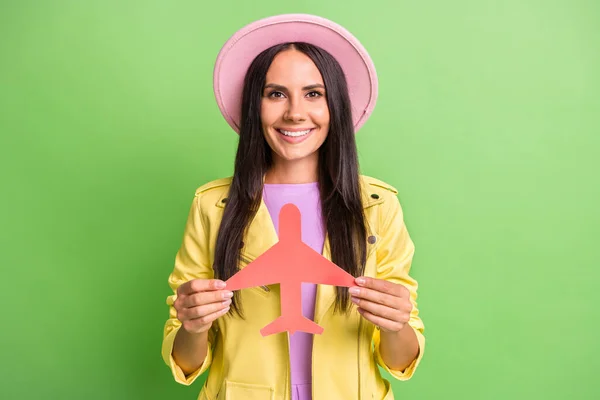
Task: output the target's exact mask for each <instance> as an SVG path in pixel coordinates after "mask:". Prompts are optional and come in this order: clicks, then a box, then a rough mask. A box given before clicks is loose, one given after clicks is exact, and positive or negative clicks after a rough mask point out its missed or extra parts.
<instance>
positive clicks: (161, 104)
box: [0, 0, 600, 399]
mask: <svg viewBox="0 0 600 400" xmlns="http://www.w3.org/2000/svg"><path fill="white" fill-rule="evenodd" d="M0 4H1V5H0V57H1V62H0V135H1V136H0V167H1V170H2V181H1V182H2V196H1V199H2V204H1V205H2V207H1V208H0V218H1V219H0V224H1V226H2V229H1V232H2V236H1V238H2V240H1V243H2V250H1V254H2V256H1V260H0V262H1V264H0V265H1V266H2V279H1V283H0V285H1V289H2V298H3V300H4V301H3V303H4V310H5V311H4V318H3V320H2V329H1V334H0V335H1V336H0V339H1V340H0V343H1V344H0V346H2V348H1V355H2V366H1V368H2V371H1V375H0V398H2V399H84V398H85V399H167V398H168V399H193V398H196V396H197V393H198V392H199V390H200V387H201V384H200V383H199V382H196V383H195V384H194V385H193V386H191V387H184V386H180V385H177V384H176V383H174V381H173V380H172V377H171V374H170V372H169V370H168V368H167V367H166V366H165V365H164V364H163V362H162V360H161V357H160V344H161V338H162V329H163V324H164V322H165V319H166V318H167V306H166V304H165V300H166V297H167V296H168V294H169V288H168V285H167V277H168V274H169V273H170V272H171V270H172V267H173V261H174V256H175V253H176V251H177V249H178V247H179V244H180V242H181V237H182V233H183V227H184V223H185V219H186V216H187V212H188V210H189V206H190V204H191V200H192V197H193V193H194V190H195V189H196V188H197V187H198V186H200V185H201V184H203V183H205V182H207V181H209V180H212V179H215V178H218V177H223V176H229V175H230V174H231V173H232V165H233V158H234V154H235V148H236V145H237V135H236V134H235V133H234V132H233V131H232V130H231V129H230V128H229V126H228V125H227V124H226V122H225V121H224V119H223V118H222V117H221V115H220V113H219V110H218V108H217V106H216V103H215V101H214V97H213V92H212V68H213V63H214V60H215V57H216V55H217V53H218V51H219V50H220V48H221V46H222V45H223V43H224V42H225V41H226V40H227V39H228V38H229V37H230V35H232V34H233V33H234V32H235V31H236V30H237V29H239V28H241V27H242V26H244V25H246V24H247V23H250V22H251V21H253V20H256V19H259V18H262V17H266V16H269V15H274V14H280V13H290V12H302V13H311V14H317V15H321V16H323V17H326V18H329V19H332V20H334V21H336V22H338V23H340V24H341V25H343V26H345V27H346V28H347V29H348V30H350V31H351V32H353V33H354V34H355V35H356V36H357V37H358V38H359V40H361V42H362V43H363V44H364V46H365V47H366V48H367V49H368V51H369V52H370V54H371V56H372V58H373V60H374V62H375V65H376V67H377V72H378V75H379V80H380V96H379V99H378V104H377V107H376V109H375V111H374V113H373V115H372V117H371V119H370V120H369V121H368V123H367V124H366V125H365V126H364V127H363V129H362V130H361V131H360V132H359V133H358V137H357V138H358V145H359V152H360V161H361V168H362V172H363V173H364V174H366V175H371V176H375V177H378V178H379V179H382V180H384V181H387V182H388V183H390V184H391V185H394V186H396V187H397V188H398V189H399V190H400V195H399V196H400V200H401V202H402V205H403V207H404V211H405V216H406V223H407V226H408V228H409V232H410V233H411V236H412V238H413V240H414V242H415V244H416V248H417V250H416V254H415V258H414V263H413V270H412V274H413V276H414V277H415V278H417V279H418V280H419V284H420V287H419V308H420V309H421V316H422V318H423V320H424V322H425V327H426V330H425V334H426V337H427V348H426V353H425V357H424V359H423V362H422V364H421V366H420V368H419V370H418V372H417V373H416V375H415V377H414V378H413V379H412V380H410V381H408V382H394V383H393V387H394V392H395V394H396V397H397V398H413V399H439V398H444V399H459V398H460V399H512V398H529V399H563V398H570V399H593V398H599V397H600V388H599V386H598V378H597V374H598V371H600V361H599V358H600V345H599V344H598V337H599V335H598V333H597V331H596V330H597V327H598V322H599V317H600V315H599V314H600V312H599V311H598V305H599V304H600V294H599V293H598V291H597V289H596V288H597V282H598V278H600V273H599V272H598V258H599V256H600V252H599V251H598V244H597V243H596V240H597V239H598V238H599V237H600V212H599V211H598V209H597V207H598V204H599V203H600V201H599V200H600V196H599V186H600V185H599V184H598V182H599V179H598V176H597V175H598V171H600V161H599V155H600V154H599V153H600V151H599V150H600V139H599V134H600V129H599V128H600V123H599V113H600V101H599V99H598V91H599V89H600V85H599V76H600V74H599V73H598V72H599V71H600V3H598V2H597V1H594V0H589V1H583V0H579V1H574V0H564V1H548V0H545V1H542V0H537V1H523V0H520V1H519V0H513V1H482V0H472V1H466V0H457V1H452V2H450V1H435V2H432V1H422V2H415V1H397V0H395V1H391V0H389V1H369V2H365V1H347V0H346V1H323V0H311V1H302V2H296V3H295V4H293V5H292V4H290V3H289V2H279V1H273V0H269V1H260V2H258V3H256V2H253V1H241V0H238V1H228V2H213V1H211V2H202V1H148V0H146V1H141V0H140V1H115V0H104V1H58V0H57V1H24V0H15V1H12V2H10V1H2V2H1V3H0Z"/></svg>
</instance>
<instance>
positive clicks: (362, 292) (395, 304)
mask: <svg viewBox="0 0 600 400" xmlns="http://www.w3.org/2000/svg"><path fill="white" fill-rule="evenodd" d="M348 291H349V292H350V294H351V295H352V296H354V297H358V298H360V299H365V300H369V301H372V302H373V303H378V304H382V305H384V306H388V307H391V308H399V306H400V304H402V303H403V302H404V301H405V299H403V298H401V297H398V296H394V295H391V294H388V293H385V292H379V291H377V290H374V289H367V288H364V287H351V288H350V289H349V290H348Z"/></svg>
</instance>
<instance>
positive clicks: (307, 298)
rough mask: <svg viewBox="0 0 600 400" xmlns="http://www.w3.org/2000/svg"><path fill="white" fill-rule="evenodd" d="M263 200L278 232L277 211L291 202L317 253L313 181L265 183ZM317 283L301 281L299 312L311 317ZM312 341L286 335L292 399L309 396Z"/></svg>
mask: <svg viewBox="0 0 600 400" xmlns="http://www.w3.org/2000/svg"><path fill="white" fill-rule="evenodd" d="M263 200H264V202H265V205H266V206H267V209H268V210H269V214H270V215H271V220H273V225H274V226H275V231H276V232H279V211H280V210H281V207H283V206H284V205H285V204H287V203H293V204H294V205H295V206H296V207H298V208H299V209H300V213H301V214H302V222H301V223H302V241H303V242H304V243H306V244H307V245H309V246H310V247H311V248H312V249H313V250H315V251H316V252H318V253H319V254H321V253H322V252H323V244H324V242H325V234H324V228H323V222H322V218H321V202H320V198H319V186H318V183H317V182H313V183H301V184H265V185H264V190H263ZM316 293H317V285H315V284H312V283H303V284H302V314H303V315H304V316H305V317H306V318H308V319H311V320H313V319H314V317H315V296H316ZM312 341H313V335H311V334H309V333H305V332H296V333H294V334H293V335H290V367H291V375H292V400H310V399H312V389H311V388H312V383H311V382H312V370H311V367H312Z"/></svg>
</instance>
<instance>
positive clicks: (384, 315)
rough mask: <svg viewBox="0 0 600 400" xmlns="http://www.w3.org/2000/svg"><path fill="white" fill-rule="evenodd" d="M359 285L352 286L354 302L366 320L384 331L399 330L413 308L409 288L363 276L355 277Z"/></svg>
mask: <svg viewBox="0 0 600 400" xmlns="http://www.w3.org/2000/svg"><path fill="white" fill-rule="evenodd" d="M355 282H356V283H357V284H358V286H359V287H351V288H350V290H349V291H350V295H351V296H352V297H351V299H352V302H353V303H354V304H356V305H357V306H358V312H359V313H360V315H362V316H363V317H364V318H365V319H366V320H368V321H370V322H372V323H373V324H375V325H376V326H378V327H379V328H380V329H381V330H382V331H384V332H399V331H401V330H402V328H404V327H405V326H406V325H407V323H408V321H409V319H410V313H411V311H412V309H413V306H412V303H411V302H410V292H409V290H408V289H407V288H406V287H404V286H402V285H399V284H396V283H392V282H389V281H386V280H383V279H377V278H369V277H365V276H361V277H359V278H356V279H355Z"/></svg>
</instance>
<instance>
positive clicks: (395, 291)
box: [355, 276, 408, 297]
mask: <svg viewBox="0 0 600 400" xmlns="http://www.w3.org/2000/svg"><path fill="white" fill-rule="evenodd" d="M355 281H356V283H357V284H358V285H359V286H361V287H364V288H367V289H372V290H375V291H377V292H381V293H387V294H389V295H392V296H396V297H405V295H406V292H407V291H408V289H406V288H405V287H404V286H402V285H399V284H396V283H394V282H390V281H386V280H385V279H377V278H370V277H367V276H361V277H359V278H356V280H355Z"/></svg>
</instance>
